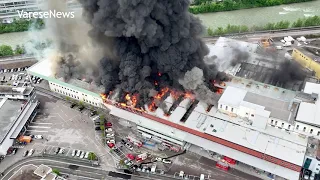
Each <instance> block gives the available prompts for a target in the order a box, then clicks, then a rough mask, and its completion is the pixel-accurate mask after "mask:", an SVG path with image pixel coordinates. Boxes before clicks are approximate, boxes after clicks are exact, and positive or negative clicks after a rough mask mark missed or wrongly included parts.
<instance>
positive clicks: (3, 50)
mask: <svg viewBox="0 0 320 180" xmlns="http://www.w3.org/2000/svg"><path fill="white" fill-rule="evenodd" d="M12 55H14V53H13V50H12V47H11V46H7V45H2V46H0V56H12Z"/></svg>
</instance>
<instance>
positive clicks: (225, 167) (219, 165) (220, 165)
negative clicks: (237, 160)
mask: <svg viewBox="0 0 320 180" xmlns="http://www.w3.org/2000/svg"><path fill="white" fill-rule="evenodd" d="M216 167H217V168H219V169H222V170H224V171H228V170H229V168H230V167H229V165H228V164H227V163H224V162H220V161H219V162H217V164H216Z"/></svg>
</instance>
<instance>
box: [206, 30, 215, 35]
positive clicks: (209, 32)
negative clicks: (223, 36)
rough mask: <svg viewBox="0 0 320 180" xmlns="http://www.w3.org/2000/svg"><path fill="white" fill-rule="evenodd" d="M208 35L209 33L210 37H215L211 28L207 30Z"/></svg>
mask: <svg viewBox="0 0 320 180" xmlns="http://www.w3.org/2000/svg"><path fill="white" fill-rule="evenodd" d="M207 33H208V35H209V36H213V35H214V33H213V30H212V29H211V28H208V29H207Z"/></svg>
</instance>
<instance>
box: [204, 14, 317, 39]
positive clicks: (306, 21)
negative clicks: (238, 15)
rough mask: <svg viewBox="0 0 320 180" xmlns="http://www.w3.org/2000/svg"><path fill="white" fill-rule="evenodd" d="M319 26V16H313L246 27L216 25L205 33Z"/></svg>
mask: <svg viewBox="0 0 320 180" xmlns="http://www.w3.org/2000/svg"><path fill="white" fill-rule="evenodd" d="M312 26H320V16H313V17H309V18H303V19H298V20H297V21H295V22H293V23H290V22H289V21H280V22H277V23H267V24H266V25H264V26H252V27H248V26H246V25H238V26H237V25H230V24H229V25H228V26H227V27H226V28H223V27H218V28H217V29H215V30H213V29H212V28H208V29H207V34H208V35H209V36H217V35H225V34H233V33H245V32H254V31H265V30H280V29H289V28H299V27H312Z"/></svg>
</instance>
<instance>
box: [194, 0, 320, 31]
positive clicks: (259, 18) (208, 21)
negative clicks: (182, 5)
mask: <svg viewBox="0 0 320 180" xmlns="http://www.w3.org/2000/svg"><path fill="white" fill-rule="evenodd" d="M315 15H318V16H320V0H316V1H311V2H305V3H296V4H287V5H280V6H272V7H263V8H252V9H241V10H237V11H224V12H216V13H206V14H199V15H197V16H198V17H199V18H200V19H201V20H202V22H203V24H204V25H205V26H206V27H212V28H213V29H216V28H217V27H225V26H227V25H228V24H232V25H247V26H248V27H252V26H254V25H256V26H261V25H265V24H267V23H269V22H271V23H273V22H279V21H281V20H287V21H290V22H293V21H296V20H297V19H299V18H304V17H310V16H315Z"/></svg>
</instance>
